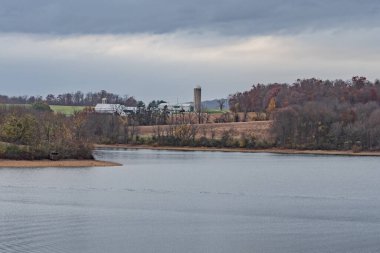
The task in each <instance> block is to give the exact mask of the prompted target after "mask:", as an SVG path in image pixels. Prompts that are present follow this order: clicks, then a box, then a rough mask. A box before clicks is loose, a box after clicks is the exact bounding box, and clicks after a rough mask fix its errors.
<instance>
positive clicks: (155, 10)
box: [0, 0, 380, 35]
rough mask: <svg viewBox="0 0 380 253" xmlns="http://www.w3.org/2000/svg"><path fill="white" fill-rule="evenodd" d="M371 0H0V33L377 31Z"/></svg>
mask: <svg viewBox="0 0 380 253" xmlns="http://www.w3.org/2000/svg"><path fill="white" fill-rule="evenodd" d="M379 14H380V2H378V1H373V0H362V1H356V0H335V1H331V0H287V1H284V0H266V1H262V0H206V1H205V0H192V1H189V0H160V1H158V0H107V1H104V0H64V1H62V0H33V1H30V0H17V1H15V0H0V32H16V33H50V34H104V33H113V34H114V33H118V34H127V33H170V32H174V31H178V30H213V31H217V32H220V33H227V34H248V35H252V34H270V33H277V32H285V33H289V32H297V31H300V30H305V29H307V30H310V29H311V30H313V29H321V28H331V27H335V26H347V27H353V26H357V27H360V26H372V27H373V26H375V27H376V26H379V25H380V18H379Z"/></svg>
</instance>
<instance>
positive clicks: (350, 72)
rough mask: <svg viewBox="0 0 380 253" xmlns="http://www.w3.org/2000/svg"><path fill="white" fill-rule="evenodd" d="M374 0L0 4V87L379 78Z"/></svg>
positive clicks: (176, 87) (215, 86)
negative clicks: (356, 76)
mask: <svg viewBox="0 0 380 253" xmlns="http://www.w3.org/2000/svg"><path fill="white" fill-rule="evenodd" d="M379 41H380V1H374V0H329V1H327V0H266V1H262V0H218V1H216V0H192V1H189V0H33V1H30V0H17V1H15V0H0V94H6V95H43V96H45V95H47V94H49V93H52V94H59V93H64V92H75V91H77V90H81V91H83V92H88V91H99V90H102V89H104V90H107V91H109V92H113V93H117V94H120V95H130V96H135V97H136V98H137V99H139V100H144V101H150V100H153V99H164V100H167V101H172V102H174V101H177V100H178V101H180V102H186V101H191V100H192V96H193V88H194V87H195V86H197V85H200V86H202V92H203V99H213V98H222V97H227V96H228V95H229V94H232V93H235V92H237V91H243V90H247V89H249V88H250V87H251V86H252V85H253V84H256V83H264V84H266V83H272V82H280V83H284V82H287V83H292V82H294V81H295V80H296V79H298V78H311V77H315V78H320V79H332V80H335V79H343V80H348V79H350V78H351V77H352V76H355V75H361V76H366V77H367V78H368V79H370V80H375V79H377V78H380V74H379V69H380V68H379V66H380V57H379V56H380V43H379Z"/></svg>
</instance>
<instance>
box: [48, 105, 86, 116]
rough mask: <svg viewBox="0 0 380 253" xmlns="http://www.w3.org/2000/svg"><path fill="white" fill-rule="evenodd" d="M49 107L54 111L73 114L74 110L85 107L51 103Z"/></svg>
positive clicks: (77, 110)
mask: <svg viewBox="0 0 380 253" xmlns="http://www.w3.org/2000/svg"><path fill="white" fill-rule="evenodd" d="M50 108H51V109H52V110H53V111H54V112H56V113H63V114H65V115H73V114H74V112H80V111H82V110H83V109H84V108H85V106H68V105H51V106H50Z"/></svg>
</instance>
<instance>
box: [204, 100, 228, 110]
mask: <svg viewBox="0 0 380 253" xmlns="http://www.w3.org/2000/svg"><path fill="white" fill-rule="evenodd" d="M223 100H224V101H225V102H224V107H223V109H228V101H227V99H225V98H223ZM202 107H203V108H207V109H209V110H218V109H219V103H218V99H214V100H206V101H202Z"/></svg>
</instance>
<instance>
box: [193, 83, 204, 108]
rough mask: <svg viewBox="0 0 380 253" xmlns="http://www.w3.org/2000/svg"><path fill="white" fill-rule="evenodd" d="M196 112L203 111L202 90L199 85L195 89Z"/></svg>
mask: <svg viewBox="0 0 380 253" xmlns="http://www.w3.org/2000/svg"><path fill="white" fill-rule="evenodd" d="M194 111H195V112H201V111H202V88H201V86H199V85H198V86H197V87H195V88H194Z"/></svg>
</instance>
